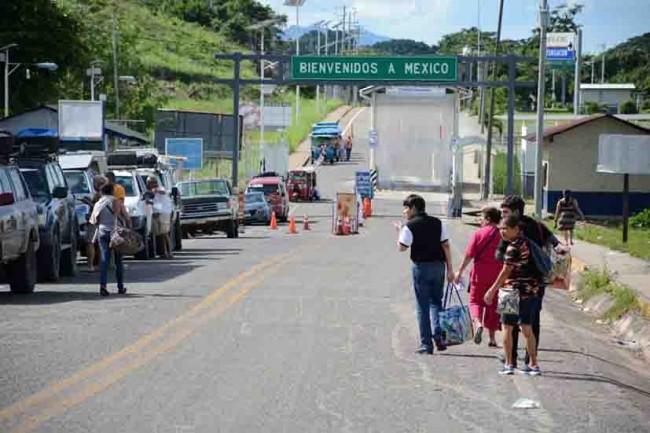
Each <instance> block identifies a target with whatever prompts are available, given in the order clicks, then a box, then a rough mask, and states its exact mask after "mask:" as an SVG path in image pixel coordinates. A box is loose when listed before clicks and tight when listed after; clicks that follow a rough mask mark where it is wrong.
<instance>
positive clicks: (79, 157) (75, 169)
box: [59, 151, 108, 254]
mask: <svg viewBox="0 0 650 433" xmlns="http://www.w3.org/2000/svg"><path fill="white" fill-rule="evenodd" d="M59 165H60V166H61V169H62V170H63V176H64V177H65V180H66V183H67V184H68V188H70V192H71V193H72V195H74V197H75V201H76V207H75V214H76V217H77V227H78V229H79V233H78V236H77V249H78V250H79V252H81V253H82V254H85V253H86V244H87V243H88V242H89V241H90V240H91V239H88V236H89V232H88V221H89V219H90V209H91V206H90V203H91V202H92V199H93V195H94V191H93V177H95V176H96V175H98V174H104V173H106V172H107V171H108V165H107V162H106V154H105V153H104V152H99V151H79V152H69V153H66V154H64V155H60V156H59Z"/></svg>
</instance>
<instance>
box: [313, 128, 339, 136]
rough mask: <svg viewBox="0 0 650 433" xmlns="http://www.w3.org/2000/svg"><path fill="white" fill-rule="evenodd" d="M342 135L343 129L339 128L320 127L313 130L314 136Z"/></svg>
mask: <svg viewBox="0 0 650 433" xmlns="http://www.w3.org/2000/svg"><path fill="white" fill-rule="evenodd" d="M339 135H341V130H340V129H339V128H332V127H329V128H318V129H314V130H312V132H311V136H312V137H338V136H339Z"/></svg>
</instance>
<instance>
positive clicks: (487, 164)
mask: <svg viewBox="0 0 650 433" xmlns="http://www.w3.org/2000/svg"><path fill="white" fill-rule="evenodd" d="M503 2H504V0H500V1H499V24H498V27H497V41H496V47H495V50H494V51H495V52H494V55H495V56H498V55H499V52H500V50H501V26H502V24H503ZM496 74H497V67H496V64H495V65H493V66H492V81H494V80H496ZM494 91H495V89H494V87H491V88H490V114H489V116H490V117H489V119H488V136H487V145H486V149H485V151H486V157H485V179H483V181H484V183H485V186H484V187H483V197H482V198H483V199H484V200H485V199H487V198H488V195H489V194H490V176H491V171H492V135H493V132H492V126H493V123H494V105H495V102H496V101H495V94H494Z"/></svg>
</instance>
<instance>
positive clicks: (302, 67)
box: [291, 56, 458, 82]
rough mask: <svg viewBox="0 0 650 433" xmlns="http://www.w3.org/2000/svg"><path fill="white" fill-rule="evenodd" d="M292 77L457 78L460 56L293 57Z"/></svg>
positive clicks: (408, 79)
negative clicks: (458, 57)
mask: <svg viewBox="0 0 650 433" xmlns="http://www.w3.org/2000/svg"><path fill="white" fill-rule="evenodd" d="M291 78H292V79H294V80H314V81H422V82H425V81H429V82H450V81H457V80H458V59H457V58H456V57H454V56H430V57H324V56H323V57H320V56H294V57H292V58H291Z"/></svg>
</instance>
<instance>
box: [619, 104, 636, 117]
mask: <svg viewBox="0 0 650 433" xmlns="http://www.w3.org/2000/svg"><path fill="white" fill-rule="evenodd" d="M619 111H620V112H621V114H638V112H639V110H637V108H636V104H635V103H634V101H625V102H623V103H622V104H621V107H620V108H619Z"/></svg>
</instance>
